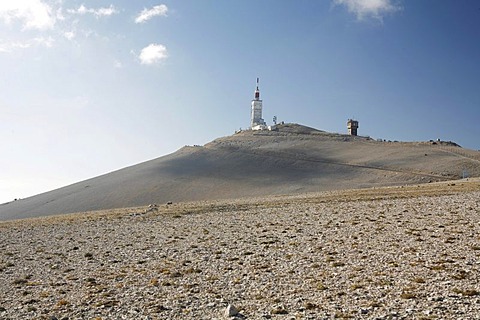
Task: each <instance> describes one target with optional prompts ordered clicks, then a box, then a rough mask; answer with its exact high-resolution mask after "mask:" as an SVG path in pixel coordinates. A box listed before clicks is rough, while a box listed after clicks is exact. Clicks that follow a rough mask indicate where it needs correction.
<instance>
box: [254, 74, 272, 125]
mask: <svg viewBox="0 0 480 320" xmlns="http://www.w3.org/2000/svg"><path fill="white" fill-rule="evenodd" d="M250 129H252V130H265V129H268V127H267V124H266V123H265V120H263V118H262V100H260V90H259V89H258V78H257V88H256V89H255V98H254V99H253V100H252V113H251V118H250Z"/></svg>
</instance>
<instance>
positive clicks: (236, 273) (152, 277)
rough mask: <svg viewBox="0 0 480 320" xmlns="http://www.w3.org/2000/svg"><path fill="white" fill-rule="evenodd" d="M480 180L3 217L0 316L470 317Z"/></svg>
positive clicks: (474, 301)
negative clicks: (230, 311) (464, 183)
mask: <svg viewBox="0 0 480 320" xmlns="http://www.w3.org/2000/svg"><path fill="white" fill-rule="evenodd" d="M479 199H480V187H479V183H478V182H475V183H472V184H468V187H465V188H462V187H461V186H459V184H458V183H457V186H455V185H454V184H450V185H447V184H443V185H442V186H441V187H438V188H437V189H431V190H430V189H428V188H427V189H423V187H417V189H416V187H408V188H388V189H376V190H370V189H369V191H361V190H360V191H345V192H328V193H321V194H316V195H304V196H295V197H275V198H269V199H257V200H242V201H240V200H237V201H230V202H229V201H224V202H211V203H196V204H183V205H182V204H173V205H168V206H167V205H160V206H157V205H152V206H150V207H144V208H133V209H132V208H131V209H119V210H114V211H109V212H97V213H89V214H75V215H67V216H61V217H55V218H52V217H50V218H44V219H32V220H23V221H14V222H5V223H1V224H0V319H50V320H54V319H57V320H61V319H225V318H228V317H227V316H225V315H224V312H225V309H226V308H227V306H228V305H229V304H231V305H233V306H235V308H236V309H238V310H239V314H237V315H234V316H231V317H230V318H231V319H234V318H236V319H334V318H339V319H349V318H351V319H479V318H480V277H479V274H480V273H479V269H480V206H479V203H480V200H479Z"/></svg>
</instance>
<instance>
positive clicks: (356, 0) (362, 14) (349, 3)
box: [333, 0, 402, 21]
mask: <svg viewBox="0 0 480 320" xmlns="http://www.w3.org/2000/svg"><path fill="white" fill-rule="evenodd" d="M333 4H334V5H343V6H345V7H346V8H347V10H348V11H349V12H351V13H353V14H355V15H356V16H357V19H358V20H364V19H366V18H369V17H371V18H374V19H378V20H380V21H382V20H383V16H384V15H385V14H388V13H393V12H396V11H399V10H401V9H402V8H401V6H399V5H397V4H394V3H392V0H333Z"/></svg>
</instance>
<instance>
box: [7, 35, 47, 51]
mask: <svg viewBox="0 0 480 320" xmlns="http://www.w3.org/2000/svg"><path fill="white" fill-rule="evenodd" d="M54 42H55V40H54V39H53V38H52V37H50V36H49V37H36V38H33V39H30V40H25V41H8V42H0V52H3V53H10V52H14V51H16V50H19V49H20V50H21V49H28V48H32V47H38V46H41V47H46V48H51V47H52V46H53V43H54Z"/></svg>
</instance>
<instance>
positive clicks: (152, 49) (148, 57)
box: [138, 43, 168, 65]
mask: <svg viewBox="0 0 480 320" xmlns="http://www.w3.org/2000/svg"><path fill="white" fill-rule="evenodd" d="M138 58H139V59H140V63H141V64H146V65H151V64H157V63H159V62H161V61H163V60H165V59H167V58H168V52H167V48H166V47H165V46H164V45H162V44H155V43H152V44H149V45H148V46H146V47H145V48H143V49H142V51H140V55H139V56H138Z"/></svg>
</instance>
